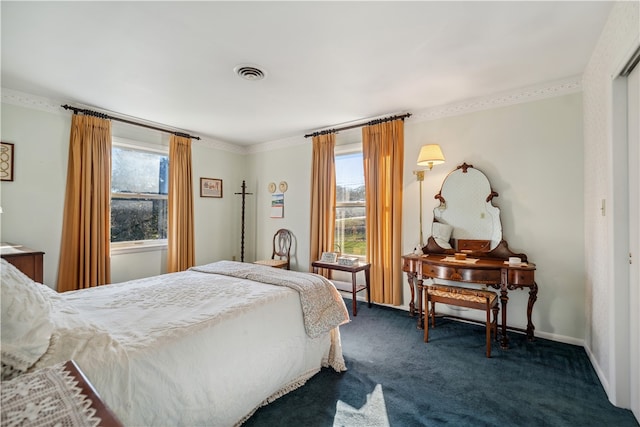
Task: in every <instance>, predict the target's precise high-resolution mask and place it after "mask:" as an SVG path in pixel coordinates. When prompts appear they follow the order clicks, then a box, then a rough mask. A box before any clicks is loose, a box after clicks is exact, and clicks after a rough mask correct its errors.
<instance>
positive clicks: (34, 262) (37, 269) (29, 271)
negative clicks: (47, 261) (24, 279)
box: [0, 243, 44, 283]
mask: <svg viewBox="0 0 640 427" xmlns="http://www.w3.org/2000/svg"><path fill="white" fill-rule="evenodd" d="M0 255H2V258H4V259H6V260H7V261H8V262H10V263H11V264H13V265H15V266H16V267H17V268H18V269H19V270H20V271H22V272H23V273H24V274H26V275H27V276H29V277H30V278H31V279H32V280H34V281H36V282H38V283H42V281H43V272H44V268H43V258H44V252H42V251H36V250H34V249H31V248H27V247H26V246H22V245H15V244H13V243H0Z"/></svg>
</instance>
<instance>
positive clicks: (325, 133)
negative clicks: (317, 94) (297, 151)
mask: <svg viewBox="0 0 640 427" xmlns="http://www.w3.org/2000/svg"><path fill="white" fill-rule="evenodd" d="M407 117H411V113H405V114H400V115H398V116H391V117H385V118H383V119H375V120H370V121H368V122H366V123H359V124H357V125H349V126H344V127H341V128H335V129H327V130H321V131H318V132H313V133H308V134H306V135H305V136H304V137H305V138H309V137H310V136H319V135H327V134H330V133H338V132H340V131H342V130H349V129H355V128H359V127H363V126H372V125H379V124H380V123H385V122H390V121H393V120H399V119H400V120H404V119H406V118H407Z"/></svg>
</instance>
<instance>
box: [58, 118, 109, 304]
mask: <svg viewBox="0 0 640 427" xmlns="http://www.w3.org/2000/svg"><path fill="white" fill-rule="evenodd" d="M110 203H111V122H110V121H109V120H105V119H101V118H97V117H92V116H81V115H77V114H74V115H73V116H72V118H71V135H70V138H69V162H68V166H67V186H66V191H65V201H64V216H63V224H62V242H61V247H60V262H59V266H58V282H57V289H58V292H64V291H70V290H77V289H83V288H90V287H95V286H99V285H104V284H107V283H110V282H111V253H110V251H111V244H110V235H111V207H110Z"/></svg>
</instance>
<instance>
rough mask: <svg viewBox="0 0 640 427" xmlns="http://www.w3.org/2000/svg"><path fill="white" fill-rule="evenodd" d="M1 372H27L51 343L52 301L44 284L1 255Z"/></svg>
mask: <svg viewBox="0 0 640 427" xmlns="http://www.w3.org/2000/svg"><path fill="white" fill-rule="evenodd" d="M0 273H1V275H2V277H1V278H0V283H1V287H2V295H1V301H2V303H1V304H2V326H1V329H2V330H1V331H0V341H1V347H2V350H1V353H2V373H3V377H4V376H5V374H8V373H12V374H15V373H16V372H25V371H26V370H27V369H28V368H29V367H30V366H32V365H33V364H34V363H35V362H36V361H37V360H38V359H39V358H40V357H41V356H42V355H43V354H44V353H45V351H46V350H47V348H48V347H49V340H50V338H51V332H52V331H53V322H52V321H51V302H50V301H49V300H48V299H47V297H46V295H47V294H46V293H45V292H43V291H44V290H43V289H39V287H41V286H45V285H41V284H38V283H36V282H34V281H33V280H31V279H30V278H29V277H27V276H26V275H24V274H23V273H22V272H21V271H20V270H18V269H17V268H16V267H15V266H13V265H12V264H10V263H9V262H7V261H6V260H5V259H2V264H1V265H0ZM3 379H5V378H3Z"/></svg>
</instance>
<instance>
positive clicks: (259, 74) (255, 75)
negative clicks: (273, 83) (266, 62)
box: [233, 65, 266, 80]
mask: <svg viewBox="0 0 640 427" xmlns="http://www.w3.org/2000/svg"><path fill="white" fill-rule="evenodd" d="M233 70H234V71H235V72H236V74H237V75H239V76H240V77H242V78H243V79H245V80H262V79H264V78H265V76H266V73H265V72H264V71H262V70H261V69H260V68H258V67H256V66H253V65H238V66H237V67H235V68H234V69H233Z"/></svg>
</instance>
